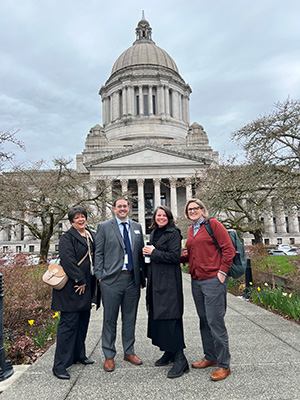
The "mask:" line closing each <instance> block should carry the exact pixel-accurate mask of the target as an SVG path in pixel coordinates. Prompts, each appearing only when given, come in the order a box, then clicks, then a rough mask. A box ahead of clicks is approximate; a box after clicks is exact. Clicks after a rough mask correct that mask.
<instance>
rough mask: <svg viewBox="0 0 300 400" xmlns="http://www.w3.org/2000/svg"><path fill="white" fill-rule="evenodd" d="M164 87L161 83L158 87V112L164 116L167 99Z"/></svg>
mask: <svg viewBox="0 0 300 400" xmlns="http://www.w3.org/2000/svg"><path fill="white" fill-rule="evenodd" d="M164 98H165V96H164V87H163V85H159V86H158V87H157V114H158V115H161V116H162V117H164V116H165V101H164Z"/></svg>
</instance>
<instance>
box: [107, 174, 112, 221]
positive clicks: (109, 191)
mask: <svg viewBox="0 0 300 400" xmlns="http://www.w3.org/2000/svg"><path fill="white" fill-rule="evenodd" d="M112 182H113V180H112V179H111V178H108V179H106V196H107V201H106V218H107V219H109V218H111V217H112V201H113V198H112Z"/></svg>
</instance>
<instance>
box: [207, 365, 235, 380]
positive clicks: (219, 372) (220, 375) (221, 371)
mask: <svg viewBox="0 0 300 400" xmlns="http://www.w3.org/2000/svg"><path fill="white" fill-rule="evenodd" d="M230 372H231V371H230V368H227V369H226V368H217V369H216V370H215V372H214V373H213V374H212V375H211V377H210V379H211V380H212V381H221V380H222V379H225V378H226V376H227V375H230Z"/></svg>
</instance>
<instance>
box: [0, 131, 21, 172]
mask: <svg viewBox="0 0 300 400" xmlns="http://www.w3.org/2000/svg"><path fill="white" fill-rule="evenodd" d="M17 132H18V131H14V132H11V131H6V132H3V131H0V170H1V169H2V167H3V163H4V162H5V161H11V160H12V159H13V156H14V153H13V152H12V151H7V150H6V149H5V145H7V144H13V145H16V146H17V147H20V148H21V149H23V150H24V149H25V147H24V144H23V143H22V142H21V141H20V140H18V139H17V138H16V134H17Z"/></svg>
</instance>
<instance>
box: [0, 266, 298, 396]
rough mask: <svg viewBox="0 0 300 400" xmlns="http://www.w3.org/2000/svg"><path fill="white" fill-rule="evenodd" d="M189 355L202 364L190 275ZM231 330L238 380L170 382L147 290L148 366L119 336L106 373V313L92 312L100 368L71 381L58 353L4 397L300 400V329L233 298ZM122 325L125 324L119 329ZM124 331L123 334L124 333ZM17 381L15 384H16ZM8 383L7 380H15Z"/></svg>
mask: <svg viewBox="0 0 300 400" xmlns="http://www.w3.org/2000/svg"><path fill="white" fill-rule="evenodd" d="M184 297H185V313H184V332H185V341H186V347H187V348H186V350H185V354H186V356H187V358H188V360H189V362H190V363H192V362H194V361H198V360H200V359H201V358H202V356H203V354H202V346H201V339H200V334H199V322H198V317H197V315H196V310H195V306H194V302H193V299H192V295H191V290H190V278H189V276H188V275H186V274H184ZM226 323H227V328H228V332H229V339H230V350H231V357H232V362H231V369H232V373H231V375H230V376H229V377H228V378H227V379H225V380H223V381H219V382H213V381H211V380H210V378H209V377H210V375H211V373H212V372H213V371H214V369H213V368H207V369H205V370H196V369H192V368H191V370H190V372H189V373H188V374H184V375H183V376H182V377H180V378H177V379H167V378H166V375H167V372H168V370H169V369H170V367H171V366H166V367H155V366H154V362H155V361H156V360H157V359H158V358H159V357H160V356H161V352H160V351H159V349H158V348H157V347H155V346H152V344H151V341H150V340H149V339H148V338H147V337H146V335H147V313H146V309H145V290H143V291H142V297H141V301H140V306H139V314H138V320H137V330H136V344H135V350H136V353H137V355H138V356H139V357H141V358H142V360H143V365H141V366H133V365H131V364H129V363H128V362H126V361H124V360H123V352H122V346H121V341H120V334H119V335H118V339H117V351H118V353H117V356H116V359H115V362H116V369H115V371H114V372H111V373H107V372H105V371H104V370H103V362H104V356H103V353H102V350H101V327H102V308H101V309H100V310H99V311H97V312H96V311H93V313H92V318H91V322H90V326H89V333H88V338H87V342H86V344H87V355H88V356H89V357H90V358H92V359H94V360H95V361H96V363H95V364H93V365H88V366H83V365H80V364H77V365H74V366H72V367H71V368H69V372H70V375H71V379H70V380H69V381H62V380H59V379H57V378H55V377H54V376H53V375H52V363H53V355H54V350H55V346H52V347H51V348H50V349H49V350H48V351H47V352H46V353H45V354H44V355H43V356H42V357H41V358H40V359H39V360H38V361H37V362H36V363H35V364H33V365H32V366H30V367H29V368H28V369H27V370H26V371H25V372H24V373H23V374H22V375H21V376H20V377H19V378H18V379H17V380H15V381H14V382H13V383H12V384H11V385H10V386H9V387H8V388H7V389H6V390H5V391H4V392H3V393H2V394H1V395H0V398H1V400H5V399H9V400H14V399H15V400H24V399H27V398H30V399H34V400H35V399H39V400H43V399H47V400H49V399H56V400H59V399H68V400H71V399H72V400H75V399H77V400H79V399H80V400H82V399H90V400H92V399H97V400H99V399H123V400H126V399H131V400H132V399H156V400H158V399H174V400H175V399H176V400H177V399H189V400H191V399H206V400H208V399H210V400H213V399H218V400H220V399H222V400H227V399H234V400H242V399H247V400H249V399H250V400H258V399H272V400H275V399H278V400H291V399H293V400H295V399H298V400H300V373H299V371H300V326H299V325H296V324H294V323H293V322H289V321H286V320H284V319H283V318H281V317H278V316H276V315H274V314H272V313H270V312H268V311H265V310H263V309H261V308H260V307H258V306H255V305H253V304H251V303H248V302H246V301H244V300H241V299H239V298H237V297H234V296H232V295H228V311H227V315H226ZM120 326H121V324H119V328H120ZM119 330H120V329H119ZM9 379H12V378H9ZM9 379H7V381H9Z"/></svg>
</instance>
